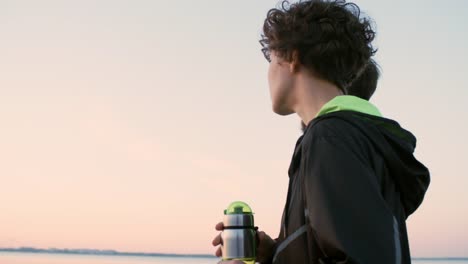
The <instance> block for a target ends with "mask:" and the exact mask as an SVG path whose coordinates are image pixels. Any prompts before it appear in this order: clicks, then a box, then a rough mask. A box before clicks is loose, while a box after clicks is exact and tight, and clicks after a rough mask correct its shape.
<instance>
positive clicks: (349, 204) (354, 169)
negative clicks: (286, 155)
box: [303, 137, 401, 264]
mask: <svg viewBox="0 0 468 264" xmlns="http://www.w3.org/2000/svg"><path fill="white" fill-rule="evenodd" d="M353 144H355V143H353V142H350V141H345V140H343V139H341V138H337V137H319V138H315V139H314V140H313V141H312V142H311V144H310V145H309V146H308V147H307V148H306V150H305V152H304V156H303V158H304V159H305V160H304V161H305V166H304V170H305V171H304V175H305V179H304V184H305V186H304V191H305V203H306V216H307V217H308V220H309V224H310V226H311V228H312V231H313V236H314V239H315V242H316V243H317V244H318V245H317V246H318V247H319V248H320V250H321V251H322V253H323V254H325V256H326V257H327V260H326V261H324V262H325V263H363V264H369V263H380V264H386V263H388V264H390V263H391V264H400V263H401V252H400V251H401V246H400V238H399V232H398V224H397V222H396V220H395V218H394V217H393V215H392V213H391V211H390V209H389V208H388V207H387V205H386V202H385V200H384V199H383V197H382V195H381V193H380V189H381V188H380V183H379V182H378V178H377V177H376V175H375V174H374V171H373V170H372V168H371V166H369V165H368V164H367V162H366V160H365V159H364V158H363V157H362V156H361V155H360V154H359V151H358V149H357V148H356V147H355V145H354V147H353Z"/></svg>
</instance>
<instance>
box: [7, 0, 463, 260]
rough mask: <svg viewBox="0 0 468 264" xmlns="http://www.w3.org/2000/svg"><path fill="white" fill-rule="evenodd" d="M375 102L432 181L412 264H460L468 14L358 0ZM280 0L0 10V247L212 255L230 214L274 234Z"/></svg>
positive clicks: (29, 4) (283, 161)
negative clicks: (268, 36) (237, 205)
mask: <svg viewBox="0 0 468 264" xmlns="http://www.w3.org/2000/svg"><path fill="white" fill-rule="evenodd" d="M354 2H355V3H357V4H358V5H359V7H360V8H361V10H362V11H363V12H364V13H366V14H368V15H369V16H370V17H371V18H372V19H373V20H374V21H375V24H376V30H377V39H376V41H375V46H376V47H377V48H378V52H377V55H376V57H375V59H376V61H377V63H378V64H379V65H380V67H381V70H382V76H381V78H380V81H379V84H378V88H377V91H376V93H375V95H374V97H373V98H372V99H371V102H372V103H373V104H375V105H376V106H377V107H378V108H379V110H380V111H381V112H382V114H383V115H384V116H385V117H388V118H392V119H395V120H396V121H397V122H399V123H400V124H401V125H402V126H403V127H404V128H406V129H408V130H409V131H411V132H412V133H413V134H414V135H415V136H416V138H417V140H418V142H417V147H416V152H415V156H416V158H417V159H418V160H419V161H421V162H422V163H423V164H425V165H426V166H427V167H428V168H429V170H430V172H431V185H430V186H429V190H428V192H427V194H426V197H425V200H424V201H423V203H422V205H421V207H420V208H419V209H418V210H417V211H416V212H415V213H414V214H413V215H411V216H410V217H409V218H408V220H407V227H408V235H409V242H410V248H411V255H412V257H450V256H454V257H468V224H467V223H468V194H467V192H466V186H468V177H466V176H467V169H466V164H468V155H467V154H466V150H467V149H468V138H467V137H466V135H468V121H467V120H468V110H467V108H466V102H467V101H468V89H467V88H468V81H467V79H466V78H465V76H464V74H465V72H467V70H468V62H467V58H468V51H467V49H466V47H468V34H467V33H466V26H467V25H468V18H467V17H466V14H467V11H468V2H467V1H460V0H449V1H445V2H441V1H433V0H430V1H391V2H389V1H375V0H374V1H371V0H356V1H354ZM277 3H278V1H273V0H271V1H270V0H263V1H254V2H252V1H247V0H243V1H234V2H233V1H229V2H228V1H219V0H203V1H189V0H187V1H148V0H135V1H129V0H117V1H114V0H113V1H111V0H98V1H94V0H83V1H59V0H45V1H33V0H15V1H10V0H4V1H0V36H1V37H0V57H1V58H2V59H1V61H0V72H1V74H0V163H1V165H0V248H9V247H12V248H17V247H22V246H27V247H36V248H91V249H112V250H117V251H125V252H169V253H177V254H214V252H215V248H214V247H212V245H211V241H212V239H213V237H214V236H215V235H216V234H217V233H218V232H217V231H215V229H214V226H215V224H216V223H217V222H219V221H222V216H223V210H224V209H225V208H226V207H227V206H228V205H229V203H230V202H232V201H235V200H242V201H245V202H247V203H248V204H249V205H250V206H251V207H252V209H253V211H254V213H255V224H256V225H257V226H259V228H260V229H261V230H264V231H265V232H266V233H268V234H269V235H271V236H272V237H276V236H277V235H278V232H279V227H280V221H281V215H282V212H283V207H284V203H285V200H286V191H287V185H288V176H287V169H288V166H289V162H290V160H291V155H292V151H293V149H294V145H295V142H296V140H297V138H298V137H299V136H300V133H301V132H300V125H299V119H298V117H296V116H294V115H291V116H287V117H284V116H278V115H276V114H274V113H273V112H272V110H271V103H270V96H269V92H268V83H267V69H268V63H267V61H266V60H265V59H264V57H263V54H262V53H261V52H260V49H261V47H260V44H259V43H258V40H259V39H260V34H261V29H262V24H263V20H264V18H265V16H266V13H267V11H268V10H269V9H270V8H273V7H275V6H276V4H277Z"/></svg>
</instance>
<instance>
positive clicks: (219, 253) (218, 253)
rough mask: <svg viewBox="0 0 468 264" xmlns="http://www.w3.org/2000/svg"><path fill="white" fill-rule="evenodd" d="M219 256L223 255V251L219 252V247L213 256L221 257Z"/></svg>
mask: <svg viewBox="0 0 468 264" xmlns="http://www.w3.org/2000/svg"><path fill="white" fill-rule="evenodd" d="M221 255H223V251H222V250H221V247H218V249H216V252H215V256H217V257H221Z"/></svg>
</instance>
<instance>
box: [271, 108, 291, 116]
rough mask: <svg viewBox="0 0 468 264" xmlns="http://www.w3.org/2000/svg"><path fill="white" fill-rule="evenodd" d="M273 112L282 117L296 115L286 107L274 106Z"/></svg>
mask: <svg viewBox="0 0 468 264" xmlns="http://www.w3.org/2000/svg"><path fill="white" fill-rule="evenodd" d="M273 112H275V113H276V114H278V115H282V116H287V115H290V114H294V111H292V110H290V109H288V108H286V107H279V106H275V105H273Z"/></svg>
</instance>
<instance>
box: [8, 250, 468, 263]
mask: <svg viewBox="0 0 468 264" xmlns="http://www.w3.org/2000/svg"><path fill="white" fill-rule="evenodd" d="M217 262H218V259H217V258H185V257H178V258H174V257H133V256H94V255H74V254H46V253H16V252H0V264H215V263H217ZM413 263H415V264H468V259H466V260H413Z"/></svg>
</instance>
